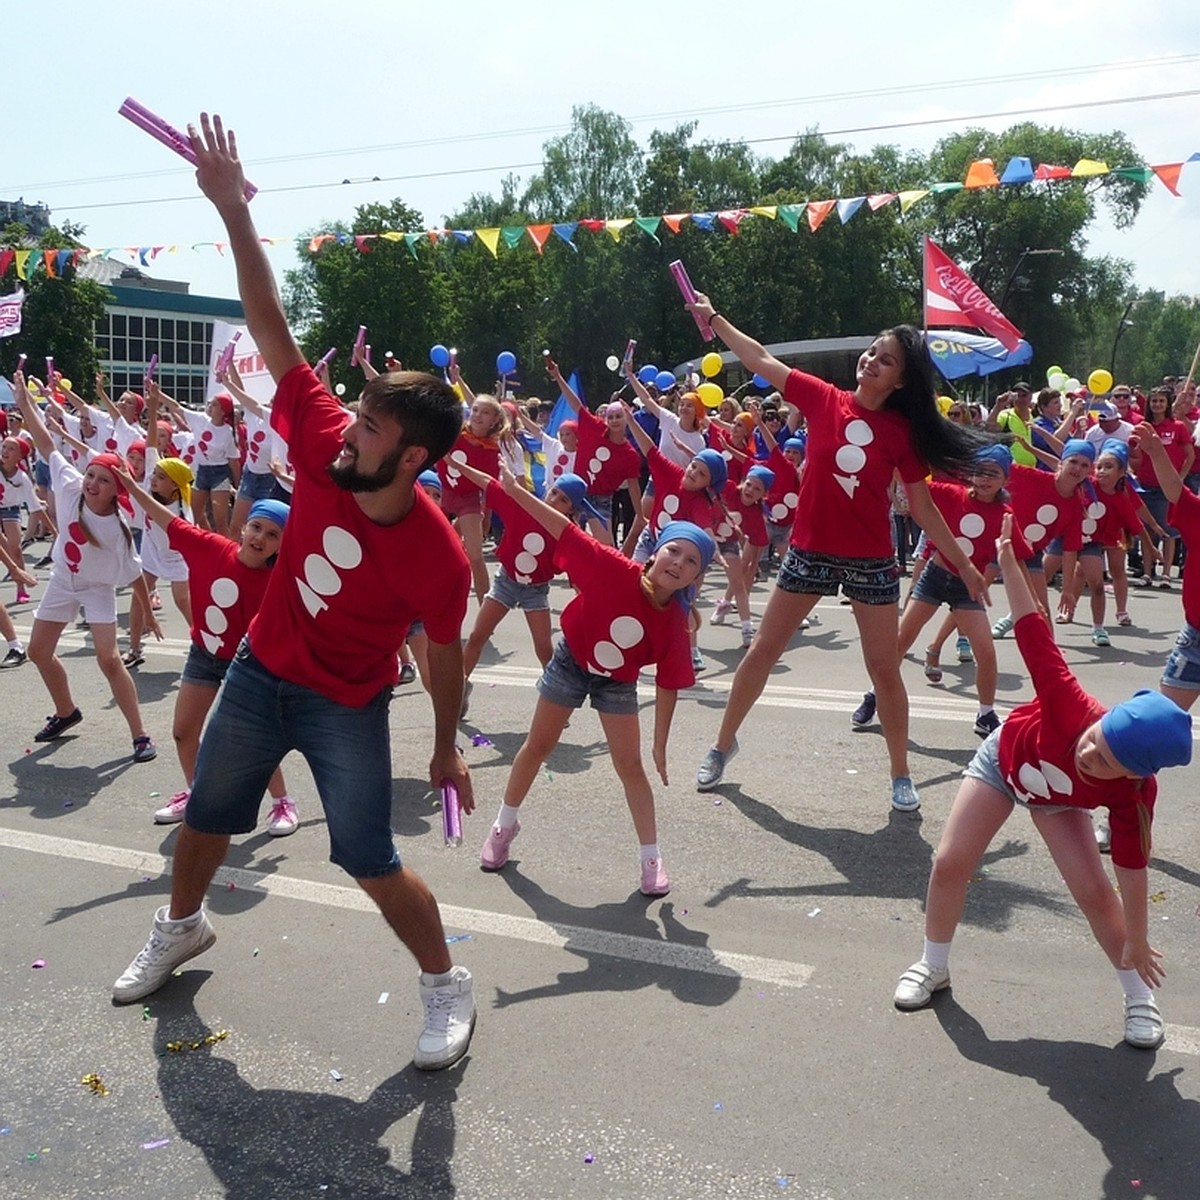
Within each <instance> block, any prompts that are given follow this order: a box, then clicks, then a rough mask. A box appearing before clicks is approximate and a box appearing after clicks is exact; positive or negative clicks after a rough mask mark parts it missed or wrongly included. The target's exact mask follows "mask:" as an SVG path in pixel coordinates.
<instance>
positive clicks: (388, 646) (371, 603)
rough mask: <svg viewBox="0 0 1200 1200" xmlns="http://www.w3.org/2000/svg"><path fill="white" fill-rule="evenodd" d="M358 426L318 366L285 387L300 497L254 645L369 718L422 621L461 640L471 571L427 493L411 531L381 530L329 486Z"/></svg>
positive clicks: (441, 640) (282, 425)
mask: <svg viewBox="0 0 1200 1200" xmlns="http://www.w3.org/2000/svg"><path fill="white" fill-rule="evenodd" d="M348 420H349V414H348V413H347V412H346V410H345V409H343V408H342V406H341V405H340V404H339V403H338V402H337V401H336V400H335V399H334V398H333V397H332V396H331V395H330V394H329V393H328V392H327V391H326V390H325V388H324V387H322V385H321V383H320V381H319V380H318V379H317V377H316V375H314V374H313V370H312V368H311V367H310V366H308V365H307V364H305V363H301V364H300V365H298V366H296V367H293V368H292V370H290V371H289V372H288V373H287V374H286V375H285V376H284V377H283V378H282V379H281V380H280V381H279V390H278V391H277V392H276V394H275V402H274V404H273V406H272V409H271V423H272V425H273V426H274V428H276V429H277V430H278V431H279V433H280V435H281V436H282V437H283V438H284V440H285V441H286V442H287V443H288V445H289V446H290V447H291V456H292V463H293V465H294V467H295V472H296V487H295V490H294V491H293V493H292V507H291V513H290V515H289V516H288V523H287V532H286V533H285V534H284V537H283V541H282V542H281V544H280V550H279V561H278V562H277V563H276V565H275V568H274V570H272V571H271V580H270V583H269V584H268V586H267V594H266V596H265V597H264V599H263V603H262V607H261V608H260V609H259V612H258V615H257V616H256V617H255V618H254V620H253V622H252V623H251V625H250V642H251V645H252V646H253V649H254V654H255V657H257V658H258V659H259V660H260V661H261V662H262V664H263V665H264V666H265V667H266V668H267V670H269V671H271V672H272V673H274V674H275V675H278V676H279V677H280V678H281V679H286V680H287V681H288V682H289V683H296V684H300V685H301V686H303V687H307V688H312V689H313V690H314V691H317V692H320V693H321V694H322V695H323V696H328V697H329V698H330V699H331V700H335V701H336V702H337V703H339V704H345V705H349V706H351V707H354V708H361V707H362V706H363V705H365V704H367V703H368V702H369V701H370V700H371V699H372V698H373V697H374V696H375V695H377V694H378V693H379V692H380V691H381V690H382V689H383V688H385V687H388V686H389V685H391V684H394V683H395V682H396V677H397V670H398V666H397V658H396V651H397V650H398V649H399V647H400V644H401V643H402V642H403V641H404V638H405V635H406V634H407V633H408V627H409V625H411V624H412V622H413V621H414V620H417V619H418V618H419V619H421V620H423V621H424V622H425V631H426V632H427V633H428V634H429V636H430V638H431V639H432V640H433V641H434V642H436V643H438V644H439V645H448V644H449V643H451V642H455V641H457V640H458V638H459V636H460V634H461V632H462V621H463V617H464V615H465V614H466V611H467V594H468V592H469V590H470V584H471V571H470V567H469V565H468V563H467V556H466V553H465V552H464V551H463V548H462V545H461V543H460V542H459V540H458V537H457V536H456V535H455V533H454V530H453V529H451V527H450V523H449V522H448V521H447V520H446V518H445V517H444V516H443V515H442V512H441V510H440V509H439V508H437V507H436V506H435V505H434V503H433V501H432V500H430V498H429V497H428V496H427V495H426V494H425V490H424V489H423V488H420V487H418V488H416V489H415V491H414V503H413V507H412V510H411V511H410V512H409V514H408V515H407V516H406V517H405V518H404V520H403V521H401V522H400V523H399V524H397V525H377V524H376V523H375V522H374V521H372V520H370V519H369V518H368V517H367V516H365V515H364V513H363V511H362V509H361V508H359V506H358V504H357V503H356V501H355V499H354V494H353V493H352V492H348V491H345V490H344V489H343V488H340V487H338V486H337V485H336V484H335V483H334V482H333V480H332V479H330V478H329V475H328V473H327V470H326V468H327V467H328V466H329V464H330V463H331V462H333V460H334V459H335V458H336V457H337V455H338V454H339V452H340V451H341V448H342V445H343V441H342V430H343V429H344V428H345V427H346V423H347V421H348Z"/></svg>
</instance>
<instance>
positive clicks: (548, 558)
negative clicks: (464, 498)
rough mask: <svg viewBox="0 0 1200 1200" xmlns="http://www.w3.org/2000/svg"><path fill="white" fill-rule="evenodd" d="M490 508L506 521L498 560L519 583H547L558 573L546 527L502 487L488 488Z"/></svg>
mask: <svg viewBox="0 0 1200 1200" xmlns="http://www.w3.org/2000/svg"><path fill="white" fill-rule="evenodd" d="M487 506H488V508H490V509H491V510H492V511H493V512H495V513H498V514H499V515H500V519H501V520H502V521H503V522H504V536H503V537H502V538H501V539H500V544H499V545H498V546H497V547H496V557H497V558H498V559H499V560H500V565H501V566H502V567H503V568H504V570H505V572H506V573H507V574H508V576H509V578H510V579H514V580H515V581H516V582H517V583H546V582H548V581H549V580H551V579H553V578H554V576H555V575H557V574H558V571H557V570H556V569H555V566H554V539H553V538H552V537H551V536H550V534H549V533H547V532H546V527H545V526H544V525H543V524H542V523H541V522H540V521H539V520H538V519H537V518H536V517H534V516H531V515H530V514H529V513H527V512H526V511H525V509H523V508H522V507H521V506H520V505H519V504H518V503H517V502H516V501H515V500H514V499H513V498H512V497H511V496H510V495H508V493H507V492H505V490H504V488H502V487H501V486H500V484H498V483H495V482H492V483H489V484H488V485H487Z"/></svg>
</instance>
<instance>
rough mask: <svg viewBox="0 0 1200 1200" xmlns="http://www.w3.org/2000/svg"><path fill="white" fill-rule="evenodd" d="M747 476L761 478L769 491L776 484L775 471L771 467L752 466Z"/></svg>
mask: <svg viewBox="0 0 1200 1200" xmlns="http://www.w3.org/2000/svg"><path fill="white" fill-rule="evenodd" d="M746 478H747V479H757V480H759V481H760V482H761V483H762V485H763V487H764V488H766V490H767V491H768V492H769V491H770V490H771V489H772V488H773V487H774V486H775V472H774V471H772V470H771V468H770V467H751V468H750V470H748V471H747V472H746Z"/></svg>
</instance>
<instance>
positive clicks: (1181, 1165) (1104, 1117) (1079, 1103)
mask: <svg viewBox="0 0 1200 1200" xmlns="http://www.w3.org/2000/svg"><path fill="white" fill-rule="evenodd" d="M1059 982H1061V981H1056V982H1054V983H1051V984H1048V986H1058V983H1059ZM1116 999H1117V996H1116V993H1115V991H1114V1000H1116ZM932 1007H933V1010H934V1012H935V1013H936V1015H937V1019H938V1021H939V1022H940V1023H941V1026H942V1028H943V1029H944V1030H945V1031H946V1033H947V1034H948V1035H949V1037H950V1040H951V1041H952V1042H953V1043H954V1044H955V1046H956V1047H957V1048H958V1050H959V1053H961V1054H962V1055H963V1057H964V1058H967V1059H969V1060H970V1061H971V1062H975V1063H979V1064H980V1065H981V1066H984V1067H988V1068H990V1069H991V1070H993V1071H1002V1072H1004V1074H1006V1075H1017V1076H1021V1077H1023V1078H1026V1079H1031V1080H1033V1081H1034V1082H1035V1083H1037V1084H1038V1085H1039V1086H1040V1087H1042V1088H1045V1090H1046V1095H1047V1096H1048V1097H1049V1098H1050V1100H1052V1101H1053V1102H1054V1103H1055V1104H1057V1105H1059V1106H1060V1107H1061V1108H1063V1109H1064V1110H1065V1111H1066V1112H1067V1113H1068V1114H1069V1115H1070V1116H1071V1117H1072V1119H1074V1120H1075V1121H1076V1122H1077V1123H1078V1124H1079V1126H1080V1128H1081V1129H1083V1130H1084V1131H1085V1132H1086V1133H1088V1134H1089V1135H1090V1136H1091V1137H1093V1138H1095V1139H1096V1143H1097V1145H1098V1147H1099V1149H1100V1151H1101V1152H1102V1153H1103V1154H1104V1156H1105V1158H1106V1159H1107V1160H1108V1163H1109V1168H1108V1171H1107V1173H1106V1175H1105V1177H1104V1191H1103V1192H1102V1193H1101V1194H1102V1195H1103V1197H1104V1200H1116V1198H1117V1197H1121V1198H1122V1200H1125V1198H1126V1197H1128V1196H1131V1195H1140V1196H1159V1197H1167V1196H1194V1195H1195V1194H1196V1181H1197V1179H1200V1139H1197V1137H1196V1130H1197V1129H1200V1103H1197V1102H1196V1101H1195V1100H1189V1099H1187V1098H1186V1097H1184V1096H1181V1095H1180V1094H1179V1090H1178V1088H1177V1087H1176V1084H1175V1079H1176V1076H1178V1075H1180V1074H1182V1071H1183V1068H1182V1067H1175V1068H1173V1069H1172V1070H1169V1071H1160V1072H1159V1073H1157V1074H1153V1072H1154V1067H1155V1063H1156V1055H1155V1052H1154V1051H1149V1050H1136V1049H1134V1048H1133V1047H1131V1046H1126V1045H1125V1044H1124V1042H1121V1043H1119V1044H1118V1045H1116V1046H1096V1045H1090V1044H1088V1043H1085V1042H1061V1041H1049V1040H1047V1039H1045V1038H1020V1039H1017V1040H1015V1041H993V1040H992V1039H991V1038H989V1037H988V1035H987V1033H986V1032H985V1030H984V1028H983V1026H982V1025H980V1023H979V1022H978V1021H977V1020H976V1019H975V1018H974V1017H973V1016H971V1014H970V1013H968V1012H967V1011H966V1010H965V1009H963V1008H962V1007H961V1006H960V1005H959V1004H958V1003H957V1002H956V1001H955V1000H954V998H953V996H952V995H951V994H950V993H948V992H944V993H942V994H940V995H938V996H936V997H935V998H934V1001H933V1005H932ZM1112 1011H1113V1013H1114V1020H1115V1019H1116V1016H1117V1015H1119V1013H1120V1011H1121V1010H1120V1004H1119V1003H1114V1004H1113V1006H1112ZM979 1132H980V1136H981V1137H982V1136H986V1131H985V1130H982V1129H981V1130H980V1131H979Z"/></svg>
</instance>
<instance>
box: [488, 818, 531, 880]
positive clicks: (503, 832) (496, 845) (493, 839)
mask: <svg viewBox="0 0 1200 1200" xmlns="http://www.w3.org/2000/svg"><path fill="white" fill-rule="evenodd" d="M520 832H521V822H520V821H518V822H517V823H516V824H515V825H514V826H513V827H512V828H511V829H501V828H500V826H499V825H493V826H492V832H491V833H489V834H488V839H487V841H486V842H484V843H483V849H482V850H481V851H480V852H479V865H480V866H481V867H482V868H483V869H484V870H485V871H498V870H500V868H501V867H502V866H504V864H505V863H506V862H508V848H509V846H511V845H512V844H513V839H514V838H515V837H516V836H517V834H518V833H520Z"/></svg>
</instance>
